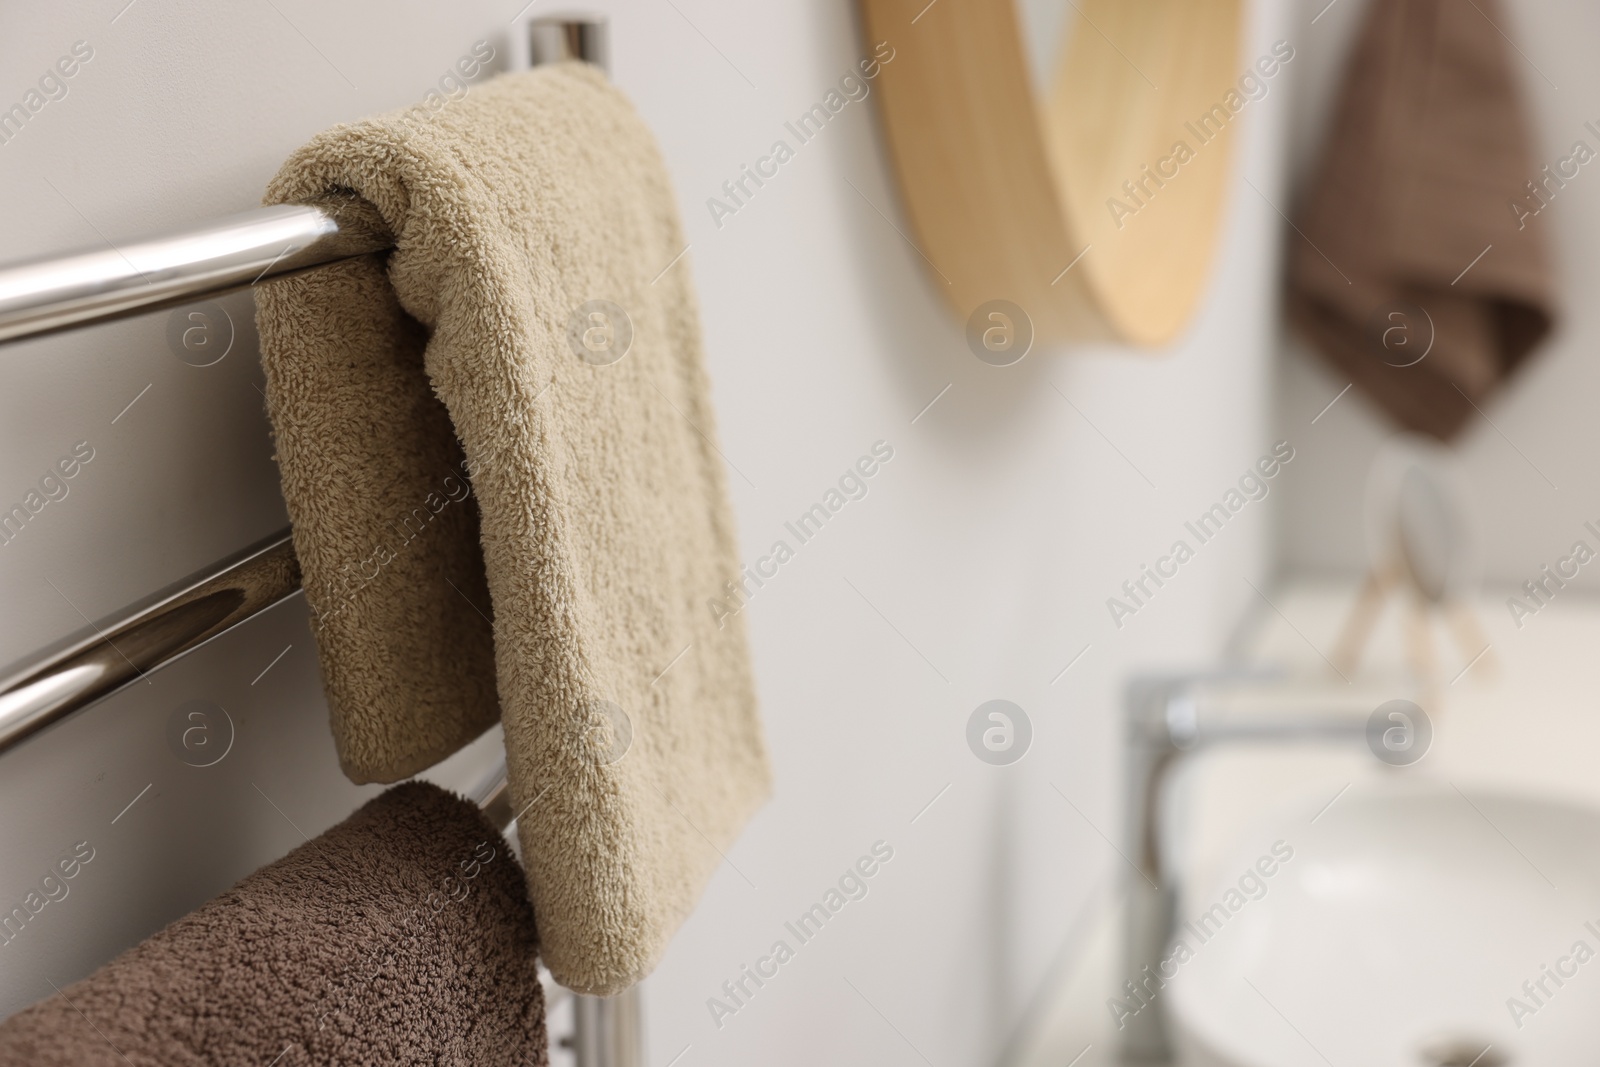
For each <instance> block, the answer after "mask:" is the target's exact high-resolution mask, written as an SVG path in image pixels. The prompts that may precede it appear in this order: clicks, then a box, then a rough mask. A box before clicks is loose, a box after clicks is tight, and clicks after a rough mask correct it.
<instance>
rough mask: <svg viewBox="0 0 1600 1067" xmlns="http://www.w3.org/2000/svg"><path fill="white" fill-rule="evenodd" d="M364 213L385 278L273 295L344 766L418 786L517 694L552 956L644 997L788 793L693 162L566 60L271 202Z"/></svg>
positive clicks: (360, 152)
mask: <svg viewBox="0 0 1600 1067" xmlns="http://www.w3.org/2000/svg"><path fill="white" fill-rule="evenodd" d="M341 191H343V192H345V193H347V194H348V193H349V192H353V193H354V194H356V195H357V196H359V197H360V198H362V202H363V203H364V204H365V205H369V207H368V208H367V209H368V210H375V211H376V213H377V214H378V215H380V216H381V218H382V220H383V223H384V224H385V225H387V227H388V228H389V229H390V230H391V231H392V232H393V234H394V236H395V243H396V247H395V250H394V252H393V253H391V254H390V255H389V256H388V259H387V263H385V262H384V261H383V260H382V259H381V258H379V257H367V258H364V259H361V260H357V261H352V262H347V263H342V264H338V265H335V266H332V267H328V268H323V269H320V270H317V271H313V272H311V273H308V274H305V275H301V276H299V277H296V278H291V279H288V280H285V281H281V282H277V283H274V284H272V285H270V286H267V287H265V288H263V289H261V290H258V292H257V307H258V321H259V324H260V332H261V345H262V362H263V364H264V366H265V368H266V373H267V396H268V400H269V411H270V415H271V418H272V421H273V425H274V427H275V433H276V441H277V449H278V462H279V465H280V468H281V471H282V476H283V486H284V496H285V498H286V500H287V502H288V506H289V514H290V517H291V518H292V519H293V522H294V543H295V549H296V551H297V552H298V554H299V557H300V560H301V564H302V566H303V568H304V574H305V589H306V598H307V601H308V602H309V604H310V606H311V608H312V610H313V612H314V616H315V629H316V636H317V642H318V648H319V651H320V654H321V662H322V669H323V676H324V679H325V681H326V685H327V691H328V698H329V704H330V707H331V710H332V718H333V730H334V738H335V740H336V742H337V744H338V748H339V754H340V759H341V761H342V763H343V766H344V768H345V771H346V773H347V774H349V775H350V777H351V778H352V779H354V780H356V781H392V780H394V779H396V778H399V777H402V776H405V775H409V774H411V773H414V772H415V771H417V770H419V769H421V768H423V767H425V766H427V765H429V764H431V763H433V762H435V761H437V760H439V759H441V758H443V757H444V756H447V755H449V754H450V753H451V752H452V751H454V750H455V749H457V748H458V747H460V746H461V745H462V744H464V743H465V742H466V741H468V740H469V739H471V738H472V737H474V736H476V735H477V734H478V733H480V732H481V731H482V730H483V729H484V728H485V727H486V726H487V725H488V724H489V723H490V722H491V721H492V720H493V718H494V715H495V713H496V710H497V708H496V703H495V699H494V698H495V694H496V692H497V693H498V711H499V714H500V716H501V719H502V721H503V723H504V725H505V734H506V749H507V759H508V764H509V769H510V778H511V787H512V794H513V799H514V801H515V804H516V809H517V810H519V811H520V810H522V809H524V808H526V809H527V810H526V812H525V814H524V815H523V816H522V818H521V819H519V821H518V833H519V835H520V837H521V842H522V847H523V853H522V854H523V857H524V860H525V862H526V864H527V872H528V884H529V890H530V894H531V896H532V900H533V905H534V913H535V914H537V915H538V917H539V931H540V938H541V949H542V951H543V954H544V959H545V961H546V963H547V964H548V965H549V967H550V969H551V971H552V972H553V973H554V974H555V976H556V977H557V978H558V979H559V980H560V981H561V982H562V983H563V984H565V985H567V986H569V987H571V988H574V989H578V990H580V991H583V992H590V993H613V992H617V991H619V990H621V989H623V988H625V987H626V986H628V985H629V984H631V983H632V982H634V981H637V980H638V979H639V978H641V977H643V976H644V975H645V974H646V973H648V972H649V970H650V969H651V967H652V966H653V965H654V963H655V961H656V960H657V959H658V958H659V956H660V954H661V952H662V951H663V950H664V948H665V945H666V941H667V938H668V937H669V936H670V935H671V934H672V932H673V931H674V930H675V929H676V928H677V926H678V925H679V923H680V922H681V921H682V919H683V918H684V917H685V916H686V915H687V914H688V912H689V911H690V910H691V908H692V907H693V906H694V904H695V901H696V900H697V898H698V896H699V894H700V892H701V890H702V888H703V887H704V884H705V881H706V880H707V878H708V877H709V876H710V874H711V872H712V870H713V869H714V868H715V866H716V865H717V864H718V863H719V862H720V861H721V852H720V850H722V849H725V848H726V847H727V846H728V845H729V843H730V842H731V841H732V839H733V837H734V836H735V834H736V833H737V832H738V830H739V829H740V828H741V826H742V825H743V823H744V821H745V820H746V819H747V818H748V816H749V814H750V813H751V812H752V811H753V810H754V808H755V807H756V806H757V805H758V804H759V803H760V802H761V800H763V799H764V797H765V795H766V793H767V789H768V771H767V761H766V753H765V748H764V745H763V741H762V737H761V732H760V724H759V720H758V718H757V715H756V709H755V697H754V687H753V683H752V679H751V672H750V666H749V660H748V653H747V651H746V647H745V639H744V633H743V631H742V629H741V624H740V620H739V618H738V616H736V615H734V616H731V617H729V615H730V613H729V612H728V611H727V609H726V608H721V609H720V610H714V609H713V608H712V607H711V606H710V605H709V603H708V602H709V601H710V600H711V599H712V598H719V599H718V603H719V604H720V603H721V600H720V598H722V597H724V596H725V595H726V593H727V589H728V587H729V586H730V585H731V583H734V582H738V581H741V580H744V579H743V577H742V575H741V573H740V566H739V563H738V558H737V552H736V545H735V539H734V528H733V524H732V520H731V518H730V515H729V510H728V507H727V503H726V490H725V487H724V485H723V472H722V468H721V463H722V460H721V457H720V454H719V452H718V451H717V447H716V445H715V431H714V427H713V420H712V414H711V406H710V398H709V393H708V385H707V382H706V378H705V374H704V370H703V368H702V361H701V354H700V339H699V327H698V325H697V317H696V310H695V305H694V297H693V293H692V292H691V289H690V285H689V275H688V271H687V269H686V265H685V264H684V263H683V262H682V261H681V259H680V257H681V255H682V253H683V251H684V248H685V243H684V239H683V235H682V231H681V228H680V226H679V222H678V218H677V211H676V206H675V202H674V200H673V196H672V192H671V189H670V187H669V184H668V180H667V175H666V172H665V167H664V165H663V163H662V161H661V159H660V156H659V154H658V153H657V150H656V147H655V144H654V142H653V140H652V138H651V136H650V134H649V132H648V131H647V130H646V128H645V127H644V125H643V123H642V122H641V121H640V119H639V118H638V116H637V115H636V114H635V113H634V111H633V109H632V107H631V106H630V105H629V104H628V103H627V101H626V100H625V99H624V98H623V96H622V95H621V94H620V93H619V92H617V91H616V90H615V89H613V88H612V87H611V86H610V85H608V84H607V82H606V81H605V78H604V77H603V76H602V75H601V74H600V73H599V72H598V71H597V70H596V69H594V68H592V67H589V66H586V65H584V64H578V63H569V64H559V65H556V66H552V67H544V68H540V69H539V70H535V71H532V72H528V73H522V74H513V75H506V76H502V77H500V78H498V79H495V80H493V81H491V82H488V83H485V84H484V85H482V86H476V87H474V88H473V89H472V90H471V92H470V93H469V94H468V95H466V96H464V97H461V98H459V99H456V100H454V101H451V102H449V103H447V104H445V105H444V106H443V107H442V108H441V109H439V110H438V111H436V112H434V113H433V114H431V116H428V117H426V118H423V119H420V120H419V119H418V118H416V117H415V115H414V114H413V113H406V112H398V113H395V114H392V115H388V116H383V117H380V118H377V119H373V120H371V121H366V122H362V123H359V124H357V125H354V126H347V127H339V128H336V129H333V130H330V131H328V132H326V133H324V134H322V135H320V136H318V137H317V138H315V139H314V140H313V141H312V142H311V143H310V144H308V145H307V146H306V147H305V148H303V149H301V150H300V151H299V152H296V153H295V154H294V156H293V157H291V158H290V159H289V161H288V162H287V163H285V164H284V167H283V169H282V171H281V172H280V173H279V175H278V177H277V178H276V179H275V180H274V181H273V183H272V185H271V187H270V189H269V190H268V194H267V199H268V200H269V201H273V202H278V201H294V200H301V199H306V198H311V197H316V196H321V195H325V194H330V193H339V192H341ZM619 356H620V358H616V357H619ZM458 439H459V442H460V444H459V445H458V444H457V443H456V441H457V440H458ZM462 464H464V466H463V465H462ZM463 470H465V471H466V472H468V473H469V474H470V495H469V490H468V483H466V482H463V481H462V480H461V477H460V476H461V472H462V471H463ZM480 541H481V546H482V547H481V550H480V548H479V542H480ZM491 618H492V619H493V624H492V636H491V628H490V623H489V620H490V619H491ZM491 670H493V671H494V677H495V681H496V683H497V684H496V689H495V690H491V689H490V688H489V685H488V680H489V678H490V672H491Z"/></svg>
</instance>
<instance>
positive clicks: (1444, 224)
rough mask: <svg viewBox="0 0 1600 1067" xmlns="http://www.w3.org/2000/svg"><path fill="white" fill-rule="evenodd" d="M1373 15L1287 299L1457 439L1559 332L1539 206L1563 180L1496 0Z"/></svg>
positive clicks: (1387, 394) (1413, 5) (1421, 422)
mask: <svg viewBox="0 0 1600 1067" xmlns="http://www.w3.org/2000/svg"><path fill="white" fill-rule="evenodd" d="M1366 20H1367V21H1366V25H1365V26H1364V28H1363V30H1362V33H1361V37H1360V39H1359V40H1358V41H1357V42H1356V45H1355V48H1354V51H1353V52H1352V54H1351V59H1350V63H1349V68H1348V71H1347V72H1346V74H1345V81H1344V88H1343V91H1342V94H1341V97H1340V100H1339V107H1338V112H1337V115H1336V117H1335V119H1334V124H1333V129H1332V133H1331V134H1330V136H1329V139H1328V144H1327V147H1326V148H1325V150H1324V153H1323V160H1322V165H1321V168H1320V169H1319V170H1318V172H1317V174H1316V175H1315V177H1314V178H1313V179H1312V182H1311V190H1310V196H1309V198H1308V200H1307V204H1306V210H1305V211H1304V212H1303V214H1302V217H1301V219H1300V223H1299V225H1300V230H1301V233H1300V235H1298V236H1295V235H1291V237H1290V241H1291V246H1290V247H1291V255H1290V259H1289V279H1290V285H1289V308H1290V311H1291V312H1292V314H1293V316H1294V319H1295V321H1296V323H1297V324H1298V325H1299V326H1300V327H1301V329H1303V330H1304V331H1305V332H1306V334H1307V335H1308V336H1309V337H1310V339H1311V341H1312V342H1313V343H1314V344H1315V345H1316V347H1317V348H1318V349H1319V350H1320V351H1321V352H1322V354H1323V355H1324V356H1325V357H1327V359H1328V360H1329V361H1330V362H1331V363H1333V364H1334V365H1335V366H1336V367H1338V368H1339V370H1340V371H1341V372H1342V373H1343V374H1346V375H1348V376H1349V377H1350V378H1351V379H1352V380H1353V381H1354V382H1355V384H1356V387H1357V388H1359V389H1361V390H1362V391H1363V392H1365V393H1366V394H1367V395H1368V396H1369V397H1371V398H1372V399H1373V400H1375V401H1376V402H1377V403H1378V405H1379V406H1380V407H1382V408H1384V409H1385V410H1386V411H1388V413H1389V414H1390V415H1391V416H1392V417H1393V418H1394V419H1395V420H1396V421H1397V422H1399V423H1400V424H1401V425H1402V426H1405V427H1408V428H1410V429H1415V430H1421V431H1423V432H1425V433H1429V434H1432V435H1433V436H1435V437H1438V438H1440V439H1447V438H1449V437H1451V436H1452V435H1454V434H1455V433H1456V432H1457V431H1458V430H1459V429H1460V428H1461V427H1462V426H1463V425H1464V424H1465V423H1466V422H1467V421H1468V420H1469V419H1475V418H1479V417H1480V416H1479V415H1478V413H1477V411H1476V410H1474V405H1477V406H1478V407H1480V408H1481V407H1482V406H1483V405H1484V403H1485V402H1486V399H1487V397H1489V396H1490V395H1491V394H1492V393H1493V392H1494V391H1495V390H1496V389H1497V388H1498V387H1499V386H1500V384H1501V383H1502V381H1503V380H1504V379H1505V378H1506V377H1507V376H1508V375H1510V374H1511V373H1512V372H1513V371H1514V370H1515V369H1516V368H1517V367H1518V365H1519V364H1521V363H1522V362H1523V360H1524V359H1525V358H1526V357H1527V356H1528V354H1529V353H1530V352H1531V351H1532V350H1533V348H1534V346H1535V345H1537V344H1538V343H1539V341H1540V340H1541V339H1542V338H1543V337H1544V336H1545V334H1546V333H1547V332H1549V329H1550V325H1551V321H1552V319H1553V318H1554V314H1555V312H1554V303H1555V301H1554V297H1553V290H1554V286H1553V283H1552V280H1551V277H1550V269H1549V266H1548V262H1547V256H1546V254H1545V248H1544V232H1543V227H1544V225H1545V221H1544V220H1543V219H1534V218H1532V217H1531V216H1532V214H1533V213H1535V212H1537V211H1538V210H1539V208H1540V205H1541V204H1542V203H1544V202H1546V199H1544V198H1549V197H1553V196H1555V195H1557V194H1558V192H1559V188H1558V186H1559V185H1564V184H1565V181H1564V180H1563V179H1561V178H1560V177H1559V176H1555V177H1554V178H1550V177H1548V175H1549V168H1546V169H1545V170H1544V171H1541V170H1540V167H1539V164H1538V163H1536V162H1535V160H1534V157H1533V154H1532V152H1531V151H1530V149H1529V140H1530V138H1529V135H1528V131H1527V128H1526V121H1527V120H1526V116H1525V114H1524V112H1523V108H1522V102H1521V98H1520V93H1519V91H1518V86H1517V76H1518V75H1519V74H1521V73H1523V72H1524V71H1525V70H1526V69H1527V68H1526V66H1525V64H1523V63H1522V61H1521V60H1520V59H1519V58H1518V57H1517V56H1516V55H1515V53H1514V52H1512V50H1511V48H1512V46H1511V45H1510V44H1509V43H1508V42H1507V41H1506V40H1505V38H1504V37H1502V36H1501V33H1500V30H1501V28H1504V29H1506V30H1508V31H1509V29H1510V27H1511V24H1510V22H1509V21H1508V20H1507V19H1506V18H1505V15H1504V13H1503V12H1502V11H1501V10H1500V5H1498V4H1496V3H1494V0H1471V2H1467V0H1373V2H1372V4H1371V6H1370V8H1369V9H1368V12H1367V15H1366ZM1491 20H1493V21H1491ZM1497 24H1498V28H1497ZM1551 162H1556V161H1554V160H1552V161H1551ZM1572 170H1573V171H1574V172H1575V171H1576V165H1573V167H1572ZM1534 182H1537V183H1540V186H1541V188H1542V196H1536V195H1535V194H1534V193H1533V191H1532V190H1533V188H1534V186H1532V185H1531V184H1530V183H1534ZM1530 206H1531V210H1530ZM1491 246H1492V247H1491ZM1469 268H1470V269H1469ZM1430 343H1431V349H1430V348H1429V345H1430ZM1424 353H1426V354H1425V355H1424Z"/></svg>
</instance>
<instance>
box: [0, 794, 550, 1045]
mask: <svg viewBox="0 0 1600 1067" xmlns="http://www.w3.org/2000/svg"><path fill="white" fill-rule="evenodd" d="M535 945H536V935H535V931H534V925H533V914H532V911H531V910H530V908H529V907H528V902H527V899H526V897H525V895H524V893H523V890H522V878H521V875H520V872H519V871H518V870H517V861H516V859H515V858H514V857H513V856H512V855H511V853H510V850H509V848H508V847H507V845H506V842H505V839H504V838H503V837H501V836H500V833H499V832H498V831H497V830H496V829H495V828H494V827H493V826H492V825H491V824H490V823H489V821H488V820H487V819H485V818H484V816H483V814H482V813H481V812H479V811H478V809H477V808H475V807H473V806H472V805H471V804H468V803H467V802H466V801H464V800H460V799H458V798H456V797H453V796H451V795H450V794H448V793H446V792H444V791H443V790H441V789H437V788H435V787H434V786H431V785H423V784H420V783H408V784H406V785H402V786H397V787H395V788H394V789H391V790H389V791H388V792H387V793H384V794H383V795H382V796H380V797H378V798H377V799H375V800H373V801H371V802H370V803H368V804H367V805H366V806H365V807H363V808H362V809H361V810H360V811H358V812H356V813H355V814H354V815H352V816H350V818H348V819H346V820H345V821H344V822H342V823H340V824H339V825H338V826H335V827H334V828H333V829H331V830H329V831H328V832H327V833H325V834H323V835H322V836H321V837H318V838H316V839H315V840H313V841H308V842H307V843H306V844H304V845H302V846H300V847H299V848H297V849H295V850H294V851H293V852H291V853H289V855H287V856H285V857H284V858H283V859H281V860H279V861H277V862H276V863H274V864H272V865H271V866H268V867H264V868H262V869H261V870H259V871H257V872H256V873H255V874H252V875H251V876H250V877H248V878H246V879H245V880H244V881H242V882H240V883H239V884H238V885H237V886H235V887H234V888H232V889H230V890H228V892H226V893H224V894H222V895H221V896H220V897H217V898H216V899H215V900H213V901H211V902H210V903H208V904H206V905H204V906H203V907H201V908H200V909H199V910H198V911H196V912H195V913H194V914H192V915H189V916H187V917H185V918H182V919H179V920H178V921H177V922H175V923H173V924H172V925H171V926H169V927H167V928H166V929H165V930H162V931H161V932H160V933H158V934H156V935H154V936H153V937H151V938H150V939H149V940H147V941H145V942H143V943H142V944H139V945H137V946H135V947H133V948H131V949H129V950H128V951H127V952H124V953H123V954H122V955H120V956H118V957H117V958H116V959H114V960H112V961H111V962H110V963H108V964H106V965H105V966H104V967H102V968H100V969H99V970H98V971H96V972H95V973H94V974H92V975H90V976H89V977H88V978H85V979H84V980H83V981H81V982H77V983H75V984H73V985H70V986H68V987H67V988H66V989H64V990H62V991H61V992H60V993H58V994H57V995H55V996H52V997H51V998H49V999H48V1000H45V1001H42V1002H41V1003H39V1004H35V1005H34V1006H33V1007H31V1008H28V1009H26V1010H24V1011H22V1012H20V1013H18V1014H16V1015H14V1016H12V1017H11V1018H10V1019H8V1020H6V1021H5V1022H4V1023H0V1065H3V1067H129V1065H132V1067H146V1065H149V1067H267V1065H269V1064H276V1065H277V1067H307V1065H328V1067H333V1065H336V1064H337V1065H341V1067H342V1065H347V1064H357V1063H359V1064H363V1065H367V1067H378V1065H384V1064H415V1063H439V1064H460V1065H467V1064H472V1065H475V1067H476V1065H496V1064H505V1065H512V1064H516V1065H536V1067H543V1065H547V1064H549V1062H550V1058H549V1049H548V1042H547V1040H546V1037H545V1026H544V993H543V990H542V989H541V988H540V985H539V974H538V967H537V965H536V963H535V962H534V950H535Z"/></svg>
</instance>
